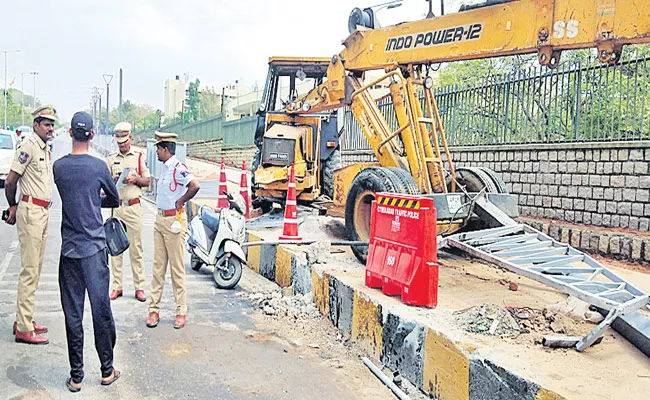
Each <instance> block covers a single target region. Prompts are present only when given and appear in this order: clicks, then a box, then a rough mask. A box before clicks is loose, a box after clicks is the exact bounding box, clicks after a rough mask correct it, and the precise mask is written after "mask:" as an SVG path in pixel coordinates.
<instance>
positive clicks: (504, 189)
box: [478, 167, 508, 194]
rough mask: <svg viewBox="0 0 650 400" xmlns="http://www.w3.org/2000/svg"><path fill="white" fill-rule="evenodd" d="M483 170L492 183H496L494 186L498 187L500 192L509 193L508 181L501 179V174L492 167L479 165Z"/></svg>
mask: <svg viewBox="0 0 650 400" xmlns="http://www.w3.org/2000/svg"><path fill="white" fill-rule="evenodd" d="M478 168H479V169H480V170H481V171H483V172H484V173H485V174H486V175H487V176H489V177H490V179H491V180H492V183H494V186H495V187H496V188H497V192H498V193H505V194H507V193H508V187H507V186H506V183H505V182H504V181H503V179H501V177H500V176H499V175H497V173H496V172H495V171H493V170H491V169H490V168H487V167H478Z"/></svg>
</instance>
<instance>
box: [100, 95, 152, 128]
mask: <svg viewBox="0 0 650 400" xmlns="http://www.w3.org/2000/svg"><path fill="white" fill-rule="evenodd" d="M119 115H120V112H119V106H118V107H115V108H112V109H111V110H110V111H109V113H108V126H109V129H112V128H113V127H114V126H115V125H116V124H117V123H118V122H119ZM161 115H162V112H161V111H160V110H157V109H154V108H153V107H152V106H149V105H139V104H135V103H132V102H131V101H130V100H128V99H127V100H125V101H124V102H122V121H126V122H128V123H130V124H131V127H132V129H133V132H137V131H142V130H145V129H149V128H158V127H160V116H161ZM99 117H100V119H101V123H100V131H102V132H103V131H104V128H103V127H104V121H105V119H106V108H102V110H100V112H99Z"/></svg>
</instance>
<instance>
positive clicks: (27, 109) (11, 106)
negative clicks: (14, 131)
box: [0, 88, 40, 127]
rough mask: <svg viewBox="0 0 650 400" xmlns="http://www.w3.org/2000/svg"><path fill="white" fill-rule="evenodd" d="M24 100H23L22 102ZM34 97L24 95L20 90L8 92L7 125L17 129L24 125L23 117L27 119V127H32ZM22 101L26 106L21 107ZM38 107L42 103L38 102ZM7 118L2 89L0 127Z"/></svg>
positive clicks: (0, 93)
mask: <svg viewBox="0 0 650 400" xmlns="http://www.w3.org/2000/svg"><path fill="white" fill-rule="evenodd" d="M21 99H22V100H21ZM33 99H34V98H33V97H32V96H28V95H24V97H23V94H22V93H21V92H20V90H16V89H11V88H10V89H9V90H7V125H8V126H11V127H17V126H20V125H22V121H23V115H24V119H25V125H28V126H31V125H32V117H31V112H32V102H33ZM21 101H22V102H23V104H24V106H21ZM36 106H37V107H38V106H40V102H39V101H38V100H37V101H36ZM21 109H22V110H23V113H22V114H21ZM4 118H5V108H4V89H0V125H3V124H4Z"/></svg>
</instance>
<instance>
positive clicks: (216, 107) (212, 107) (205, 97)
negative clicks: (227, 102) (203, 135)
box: [199, 88, 221, 119]
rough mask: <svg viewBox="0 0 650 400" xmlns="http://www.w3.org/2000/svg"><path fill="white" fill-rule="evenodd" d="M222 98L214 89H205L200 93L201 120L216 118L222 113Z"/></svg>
mask: <svg viewBox="0 0 650 400" xmlns="http://www.w3.org/2000/svg"><path fill="white" fill-rule="evenodd" d="M220 98H221V96H220V95H219V94H218V93H217V92H216V91H215V90H214V88H205V89H203V90H202V91H201V92H200V93H199V110H200V113H199V114H200V117H201V119H204V118H209V117H212V116H215V115H217V114H219V113H220V112H221V103H220V101H219V99H220Z"/></svg>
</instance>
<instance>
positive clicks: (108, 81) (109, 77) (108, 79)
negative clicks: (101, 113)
mask: <svg viewBox="0 0 650 400" xmlns="http://www.w3.org/2000/svg"><path fill="white" fill-rule="evenodd" d="M102 77H103V78H104V82H106V125H105V126H104V134H106V135H108V109H109V104H110V103H109V102H108V87H109V86H108V85H110V84H111V81H112V80H113V75H111V74H102Z"/></svg>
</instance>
